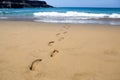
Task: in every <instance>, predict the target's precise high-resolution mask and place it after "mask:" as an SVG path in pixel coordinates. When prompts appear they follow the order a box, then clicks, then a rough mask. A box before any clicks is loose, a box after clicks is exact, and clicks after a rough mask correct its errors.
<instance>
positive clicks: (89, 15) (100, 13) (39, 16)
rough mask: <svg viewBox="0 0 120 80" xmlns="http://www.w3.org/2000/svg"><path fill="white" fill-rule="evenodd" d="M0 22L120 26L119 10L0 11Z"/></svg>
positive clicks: (36, 9) (51, 9)
mask: <svg viewBox="0 0 120 80" xmlns="http://www.w3.org/2000/svg"><path fill="white" fill-rule="evenodd" d="M0 20H15V21H17V20H18V21H21V20H22V21H36V22H48V23H73V24H107V25H120V8H80V7H58V8H22V9H0Z"/></svg>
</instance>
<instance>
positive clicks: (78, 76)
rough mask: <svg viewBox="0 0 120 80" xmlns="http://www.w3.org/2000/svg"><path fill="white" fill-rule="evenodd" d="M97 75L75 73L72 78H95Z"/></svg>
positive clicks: (74, 79)
mask: <svg viewBox="0 0 120 80" xmlns="http://www.w3.org/2000/svg"><path fill="white" fill-rule="evenodd" d="M94 78H95V76H93V74H89V73H75V74H74V75H73V77H72V80H94Z"/></svg>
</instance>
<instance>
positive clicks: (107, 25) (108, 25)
mask: <svg viewBox="0 0 120 80" xmlns="http://www.w3.org/2000/svg"><path fill="white" fill-rule="evenodd" d="M0 22H28V23H40V24H56V25H57V24H58V25H64V24H68V25H78V26H79V25H88V26H89V25H91V26H92V25H93V26H106V27H112V26H114V27H120V25H110V24H97V23H93V24H91V23H51V22H38V21H32V20H0Z"/></svg>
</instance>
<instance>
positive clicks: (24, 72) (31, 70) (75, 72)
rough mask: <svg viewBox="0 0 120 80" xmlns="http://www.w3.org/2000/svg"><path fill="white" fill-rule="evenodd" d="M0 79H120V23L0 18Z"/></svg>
mask: <svg viewBox="0 0 120 80" xmlns="http://www.w3.org/2000/svg"><path fill="white" fill-rule="evenodd" d="M0 80H120V26H112V25H91V24H52V23H51V24H50V23H38V22H22V21H0Z"/></svg>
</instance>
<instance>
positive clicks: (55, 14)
mask: <svg viewBox="0 0 120 80" xmlns="http://www.w3.org/2000/svg"><path fill="white" fill-rule="evenodd" d="M33 15H34V16H35V17H52V18H55V17H57V18H59V17H66V18H68V17H71V18H74V19H99V18H120V14H116V13H112V14H102V13H98V14H97V13H85V12H74V11H68V12H65V13H62V12H36V13H33Z"/></svg>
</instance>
